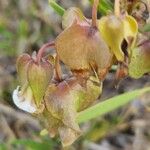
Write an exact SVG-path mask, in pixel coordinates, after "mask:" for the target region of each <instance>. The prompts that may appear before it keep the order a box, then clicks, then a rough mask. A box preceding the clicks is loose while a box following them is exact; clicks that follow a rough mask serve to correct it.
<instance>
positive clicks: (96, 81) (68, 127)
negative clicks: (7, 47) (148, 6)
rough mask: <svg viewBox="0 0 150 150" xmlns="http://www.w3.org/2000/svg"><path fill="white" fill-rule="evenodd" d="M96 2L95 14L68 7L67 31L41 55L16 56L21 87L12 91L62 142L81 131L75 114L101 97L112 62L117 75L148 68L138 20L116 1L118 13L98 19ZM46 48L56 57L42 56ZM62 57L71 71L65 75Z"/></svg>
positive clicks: (148, 47) (147, 44)
mask: <svg viewBox="0 0 150 150" xmlns="http://www.w3.org/2000/svg"><path fill="white" fill-rule="evenodd" d="M98 3H99V0H95V1H94V4H93V10H92V19H88V18H86V17H85V16H84V14H83V13H82V11H81V10H80V9H79V8H76V7H73V8H69V9H68V10H66V12H65V13H64V16H63V18H62V26H63V29H64V30H63V32H62V33H60V34H59V35H58V37H57V38H56V40H55V41H54V42H50V43H47V44H45V45H43V46H42V48H41V49H40V50H39V51H38V54H37V55H34V56H29V55H28V54H23V55H21V56H20V57H19V58H18V60H17V72H18V76H19V80H20V86H18V87H17V89H15V90H14V92H13V101H14V103H15V104H16V106H17V107H19V108H20V109H22V110H24V111H26V112H29V113H31V114H33V115H35V116H37V117H38V118H39V119H40V120H41V121H43V122H44V125H45V128H47V130H48V131H49V133H50V136H51V137H54V136H55V135H57V134H59V136H60V139H61V141H62V144H63V146H68V145H70V144H72V143H73V142H74V141H75V140H76V139H77V138H78V137H79V136H80V135H81V130H80V128H79V125H78V123H77V122H76V115H77V114H78V112H80V111H82V110H84V109H86V108H87V107H89V106H91V105H92V104H93V103H94V102H95V101H96V100H97V99H98V97H99V96H100V94H101V92H102V82H103V80H104V79H105V77H106V75H107V73H108V71H109V69H110V68H111V66H112V65H114V64H118V70H117V73H116V77H117V78H120V77H123V76H126V75H128V74H129V75H130V76H131V77H134V78H139V77H141V76H143V75H144V74H145V73H149V72H150V61H149V59H150V41H149V40H146V41H142V42H141V43H140V44H139V43H138V42H137V41H138V24H137V21H136V20H135V19H134V18H133V17H132V16H131V15H128V14H127V13H124V14H121V13H120V10H119V1H118V0H116V2H115V12H114V13H110V14H108V15H107V16H104V17H102V18H100V19H97V7H98ZM48 47H54V48H55V50H56V56H55V57H53V61H52V60H51V59H49V57H44V53H45V49H46V48H48ZM60 62H63V63H64V65H65V66H66V67H67V68H69V69H70V71H71V74H68V75H66V76H64V75H63V74H62V71H61V65H60Z"/></svg>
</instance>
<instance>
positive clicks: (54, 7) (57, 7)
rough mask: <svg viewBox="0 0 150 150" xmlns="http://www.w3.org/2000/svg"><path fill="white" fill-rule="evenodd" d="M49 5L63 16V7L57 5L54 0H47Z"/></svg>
mask: <svg viewBox="0 0 150 150" xmlns="http://www.w3.org/2000/svg"><path fill="white" fill-rule="evenodd" d="M49 4H50V6H51V7H52V8H53V9H54V10H55V11H56V12H57V13H58V14H59V15H60V16H63V14H64V12H65V9H64V8H62V7H61V6H60V5H58V4H57V3H56V2H55V1H54V0H49Z"/></svg>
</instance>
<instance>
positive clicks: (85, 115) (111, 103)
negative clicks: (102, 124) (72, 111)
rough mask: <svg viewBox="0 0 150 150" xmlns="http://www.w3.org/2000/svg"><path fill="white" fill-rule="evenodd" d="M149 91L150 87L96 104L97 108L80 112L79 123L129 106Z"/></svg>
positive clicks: (93, 107)
mask: <svg viewBox="0 0 150 150" xmlns="http://www.w3.org/2000/svg"><path fill="white" fill-rule="evenodd" d="M148 91H150V87H146V88H143V89H139V90H134V91H131V92H127V93H124V94H121V95H118V96H115V97H112V98H110V99H107V100H105V101H103V102H100V103H98V104H96V105H95V106H92V107H90V108H88V109H86V110H84V111H82V112H80V113H79V114H78V116H77V122H78V123H82V122H86V121H88V120H90V119H93V118H96V117H99V116H102V115H104V114H106V113H108V112H111V111H112V110H114V109H117V108H119V107H121V106H123V105H125V104H127V103H128V102H130V101H132V100H133V99H134V98H136V97H138V96H140V95H142V94H143V93H145V92H148Z"/></svg>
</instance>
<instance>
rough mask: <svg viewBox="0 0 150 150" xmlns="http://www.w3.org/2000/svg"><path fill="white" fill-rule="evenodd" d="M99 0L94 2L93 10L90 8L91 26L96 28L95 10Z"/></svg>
mask: <svg viewBox="0 0 150 150" xmlns="http://www.w3.org/2000/svg"><path fill="white" fill-rule="evenodd" d="M98 4H99V0H94V3H93V8H92V26H93V27H97V8H98Z"/></svg>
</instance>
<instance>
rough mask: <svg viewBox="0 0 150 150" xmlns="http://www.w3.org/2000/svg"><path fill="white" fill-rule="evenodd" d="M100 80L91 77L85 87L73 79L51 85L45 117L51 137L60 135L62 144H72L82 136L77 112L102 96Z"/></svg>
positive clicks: (47, 94) (47, 93)
mask: <svg viewBox="0 0 150 150" xmlns="http://www.w3.org/2000/svg"><path fill="white" fill-rule="evenodd" d="M99 86H100V84H99V80H98V79H95V77H91V78H90V79H89V80H88V81H87V83H86V85H85V87H83V86H82V85H81V84H80V82H79V81H78V80H77V79H76V78H74V77H72V78H69V79H66V80H64V81H62V82H60V83H59V84H58V85H56V84H50V85H49V88H48V89H47V91H46V95H45V105H46V110H45V116H44V118H45V119H46V120H47V122H48V130H49V132H50V135H51V136H52V137H54V136H55V135H56V134H57V133H59V135H60V138H61V141H62V144H63V145H64V146H68V145H70V144H72V143H73V142H74V141H75V140H76V139H77V138H78V137H79V136H80V134H81V131H80V128H79V125H78V124H77V123H76V115H77V112H79V111H81V110H83V109H85V108H87V107H88V106H90V105H91V104H92V103H93V102H94V101H95V100H96V99H97V98H98V97H99V95H100V94H101V88H100V87H99Z"/></svg>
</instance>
